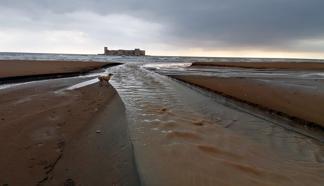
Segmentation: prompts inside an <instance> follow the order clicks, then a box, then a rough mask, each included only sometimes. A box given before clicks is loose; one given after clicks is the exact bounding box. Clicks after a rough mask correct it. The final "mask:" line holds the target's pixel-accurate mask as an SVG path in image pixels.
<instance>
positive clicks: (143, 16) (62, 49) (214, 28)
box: [0, 0, 324, 58]
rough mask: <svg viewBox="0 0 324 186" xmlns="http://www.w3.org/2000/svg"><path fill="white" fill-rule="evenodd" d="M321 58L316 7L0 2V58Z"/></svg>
mask: <svg viewBox="0 0 324 186" xmlns="http://www.w3.org/2000/svg"><path fill="white" fill-rule="evenodd" d="M106 45H107V46H108V47H109V48H113V49H119V48H125V49H132V48H135V47H139V48H142V49H146V50H147V51H148V53H149V54H152V55H189V56H193V55H199V56H263V57H309V58H324V0H0V51H19V52H57V53H100V52H102V49H103V46H106Z"/></svg>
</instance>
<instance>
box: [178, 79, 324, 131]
mask: <svg viewBox="0 0 324 186" xmlns="http://www.w3.org/2000/svg"><path fill="white" fill-rule="evenodd" d="M172 77H174V78H176V79H179V80H182V81H185V82H187V83H191V84H194V85H198V86H200V87H202V88H207V89H209V90H212V91H215V92H218V93H222V94H224V95H227V96H231V97H234V98H236V99H239V100H242V101H246V102H249V103H253V104H256V105H259V106H261V107H264V108H267V109H270V110H274V111H278V112H281V113H284V114H287V115H289V116H292V117H296V118H299V119H302V120H306V121H308V122H312V123H316V124H318V125H320V126H322V127H324V115H323V110H324V95H323V94H322V93H321V92H315V91H308V90H305V89H298V88H296V87H291V86H284V85H279V84H276V83H274V82H272V81H262V80H258V79H249V78H221V77H206V76H185V75H173V76H172Z"/></svg>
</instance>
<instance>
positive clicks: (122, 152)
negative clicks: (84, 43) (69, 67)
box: [0, 79, 138, 186]
mask: <svg viewBox="0 0 324 186" xmlns="http://www.w3.org/2000/svg"><path fill="white" fill-rule="evenodd" d="M80 80H81V79H69V80H66V79H65V80H60V79H58V80H50V81H46V82H37V83H33V84H31V85H22V86H19V87H16V88H10V89H5V90H2V91H1V92H0V96H1V100H0V120H1V122H0V148H1V149H0V151H1V153H0V167H1V169H0V184H1V185H2V184H9V185H11V186H14V185H36V184H40V185H43V184H44V185H47V184H50V183H51V184H52V185H63V183H64V182H66V181H67V182H69V183H72V182H74V183H75V184H76V185H79V184H80V180H82V183H96V184H97V185H112V184H111V183H116V184H118V183H128V181H129V182H133V183H135V184H136V183H137V181H138V180H137V177H136V172H135V173H134V172H132V171H133V170H134V167H133V164H132V153H131V147H130V144H129V143H128V141H127V139H128V138H127V132H126V129H125V123H124V121H123V120H122V119H123V118H124V117H123V104H122V103H121V102H120V100H119V96H118V94H117V93H116V91H115V90H114V89H113V88H112V87H111V86H110V87H109V88H107V87H100V86H99V84H98V83H95V84H92V85H89V86H87V87H82V88H80V89H76V90H60V89H62V88H64V87H66V86H70V85H71V84H73V83H78V82H77V81H79V82H80ZM111 104H112V105H113V106H112V107H110V105H111ZM106 109H110V110H109V111H108V112H107V110H106ZM110 111H111V112H110ZM102 112H104V113H105V117H106V118H109V119H108V120H106V121H107V123H106V121H103V118H102V114H101V113H102ZM97 116H98V119H96V120H94V118H97ZM116 125H118V127H120V128H118V127H117V126H116ZM92 127H98V129H100V130H102V131H100V133H99V134H98V133H96V130H98V129H97V128H96V130H94V129H93V128H92ZM111 134H114V135H111ZM61 162H62V163H61ZM123 163H124V164H123ZM129 167H130V168H129ZM56 168H58V171H56ZM105 173H107V174H105ZM108 173H109V174H108ZM103 174H105V176H104V175H103ZM98 176H100V177H101V179H99V178H98ZM122 177H123V179H122ZM88 185H94V184H88Z"/></svg>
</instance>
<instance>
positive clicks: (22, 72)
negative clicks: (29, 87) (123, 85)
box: [0, 60, 116, 79]
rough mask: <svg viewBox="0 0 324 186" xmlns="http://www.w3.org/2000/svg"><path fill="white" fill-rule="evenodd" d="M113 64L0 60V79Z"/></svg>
mask: <svg viewBox="0 0 324 186" xmlns="http://www.w3.org/2000/svg"><path fill="white" fill-rule="evenodd" d="M114 64H115V65H116V63H108V62H81V61H25V60H24V61H22V60H21V61H20V60H0V79H1V78H10V77H12V78H13V77H21V76H35V75H51V74H67V73H82V72H88V71H91V70H95V69H99V68H102V67H103V66H107V65H114Z"/></svg>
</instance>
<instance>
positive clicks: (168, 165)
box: [0, 63, 324, 186]
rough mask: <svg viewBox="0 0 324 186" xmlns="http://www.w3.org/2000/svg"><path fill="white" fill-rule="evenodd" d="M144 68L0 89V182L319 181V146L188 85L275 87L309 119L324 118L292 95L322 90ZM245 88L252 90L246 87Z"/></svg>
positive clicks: (323, 158)
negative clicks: (104, 82)
mask: <svg viewBox="0 0 324 186" xmlns="http://www.w3.org/2000/svg"><path fill="white" fill-rule="evenodd" d="M145 64H146V63H128V64H127V63H126V64H124V65H119V66H114V67H110V68H105V69H102V70H99V71H94V72H91V73H88V74H86V75H81V76H76V77H69V78H59V79H54V80H53V79H49V80H42V81H32V82H25V83H18V84H9V85H1V86H0V96H1V99H0V118H1V122H0V143H1V144H0V145H1V153H0V166H1V167H3V168H2V169H1V170H0V175H1V176H0V184H9V185H10V186H11V185H37V184H38V185H64V184H70V185H154V186H155V185H186V186H187V185H204V186H208V185H211V186H212V185H322V183H323V182H324V178H323V176H322V175H323V172H324V166H323V162H324V146H323V142H321V141H320V140H316V139H314V138H310V137H309V136H307V135H303V134H302V133H297V132H295V131H293V130H289V129H287V128H285V127H282V126H284V125H286V124H288V122H287V120H279V119H276V118H274V117H271V116H269V115H267V114H262V111H256V110H254V109H253V108H246V107H242V106H241V105H240V104H238V103H237V101H235V100H231V99H230V98H227V97H224V96H222V95H220V94H215V93H212V94H210V93H209V92H208V91H206V92H204V90H203V89H197V88H196V86H195V84H196V81H197V82H198V83H201V85H199V86H202V85H203V83H204V82H206V87H204V88H209V89H210V87H216V88H219V87H221V88H223V86H224V87H225V88H224V90H231V91H232V92H233V93H239V94H241V95H245V94H247V95H250V94H251V95H250V97H253V96H252V95H253V94H252V92H253V93H255V94H256V95H258V96H259V95H263V94H266V95H264V96H267V95H268V96H270V97H269V99H270V98H272V97H274V96H273V95H271V94H270V95H269V94H268V93H267V92H269V91H271V92H272V91H273V90H274V89H275V90H278V91H281V92H277V94H278V95H281V94H282V93H286V94H287V101H286V98H285V99H284V98H282V99H283V100H280V99H278V100H276V99H275V98H273V99H274V100H273V101H271V103H272V102H274V103H278V104H282V103H281V102H284V104H285V105H281V106H280V108H282V107H284V108H295V107H294V105H293V104H295V102H296V103H298V104H302V106H303V107H304V108H307V109H309V110H312V109H313V110H312V111H313V112H314V115H310V114H309V113H308V112H302V110H298V109H297V108H295V110H292V111H294V112H296V113H298V114H299V115H301V114H302V113H305V117H306V116H310V118H315V119H322V118H321V117H320V114H319V109H320V108H321V107H320V106H318V105H319V104H318V105H317V106H316V107H314V106H313V104H312V103H314V102H312V100H311V99H310V98H309V99H305V100H304V101H305V102H307V103H309V104H306V103H303V102H298V101H299V100H300V99H301V98H304V97H306V98H308V96H311V97H314V99H318V100H315V101H316V102H318V103H320V101H322V91H321V90H319V91H318V92H313V91H309V92H304V91H305V90H307V89H303V87H300V88H295V89H289V90H288V89H285V88H280V87H277V86H279V85H281V84H280V83H277V82H276V83H273V81H274V80H272V79H269V78H268V79H266V78H264V77H263V78H261V79H262V81H261V80H253V83H250V82H252V81H250V80H249V79H248V78H229V80H228V81H226V82H225V81H223V79H222V80H219V79H221V78H219V77H206V76H197V74H196V73H200V74H203V73H205V71H197V69H194V71H190V70H189V71H188V73H189V74H185V73H187V72H186V69H191V68H192V67H189V68H187V67H186V68H184V69H181V70H180V71H176V70H175V71H172V70H170V69H167V68H165V69H164V70H161V72H162V71H163V73H160V72H158V71H154V70H152V69H149V70H148V69H147V68H145ZM165 65H166V66H168V64H165ZM199 68H200V67H199ZM176 69H178V67H177V68H176ZM157 72H158V73H157ZM179 72H181V73H179ZM107 73H113V74H114V76H113V78H112V79H111V81H110V84H109V85H108V86H103V87H102V86H100V85H99V83H98V81H97V76H98V75H100V74H107ZM164 73H166V74H167V75H168V73H170V74H172V78H171V77H170V76H166V74H164ZM190 73H193V74H190ZM222 73H223V74H224V73H225V72H222ZM237 73H240V71H239V72H237ZM176 75H177V76H176ZM209 75H210V74H209ZM174 77H176V78H178V79H181V78H183V79H182V80H183V81H186V82H189V83H191V84H184V83H182V82H181V81H178V80H175V79H174ZM215 79H217V80H215ZM279 79H280V78H279ZM189 80H190V81H189ZM266 80H267V81H266ZM268 80H269V82H268ZM305 81H306V80H305ZM212 82H213V83H214V82H219V84H218V86H214V85H213V83H212ZM279 82H282V81H279ZM284 82H286V81H284ZM287 82H290V83H292V82H294V81H287ZM307 82H308V81H307ZM321 82H322V81H314V83H315V85H320V84H321ZM198 83H197V84H198ZM210 83H211V84H212V85H213V86H211V84H210ZM316 83H317V84H316ZM292 84H296V83H292ZM207 85H208V87H207ZM220 85H222V86H220ZM225 85H226V86H225ZM246 86H250V87H252V88H253V89H251V90H253V91H251V92H244V91H248V90H249V89H247V88H246ZM242 87H244V88H242ZM282 87H287V85H286V84H283V85H282ZM242 90H244V91H242ZM308 93H309V94H308ZM313 93H314V96H313ZM277 94H276V95H277ZM235 95H236V94H235ZM292 95H295V97H294V96H292ZM298 96H299V97H298ZM233 97H234V96H233ZM246 97H249V96H246ZM254 97H256V96H254ZM275 97H276V98H277V97H279V96H275ZM267 99H268V98H267ZM260 100H262V99H260ZM308 101H309V102H308ZM288 103H289V104H288ZM262 104H265V103H263V102H262ZM287 105H288V106H287ZM285 106H287V107H285ZM300 107H301V106H300ZM288 110H289V109H287V110H285V112H287V111H288ZM316 122H317V120H316Z"/></svg>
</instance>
